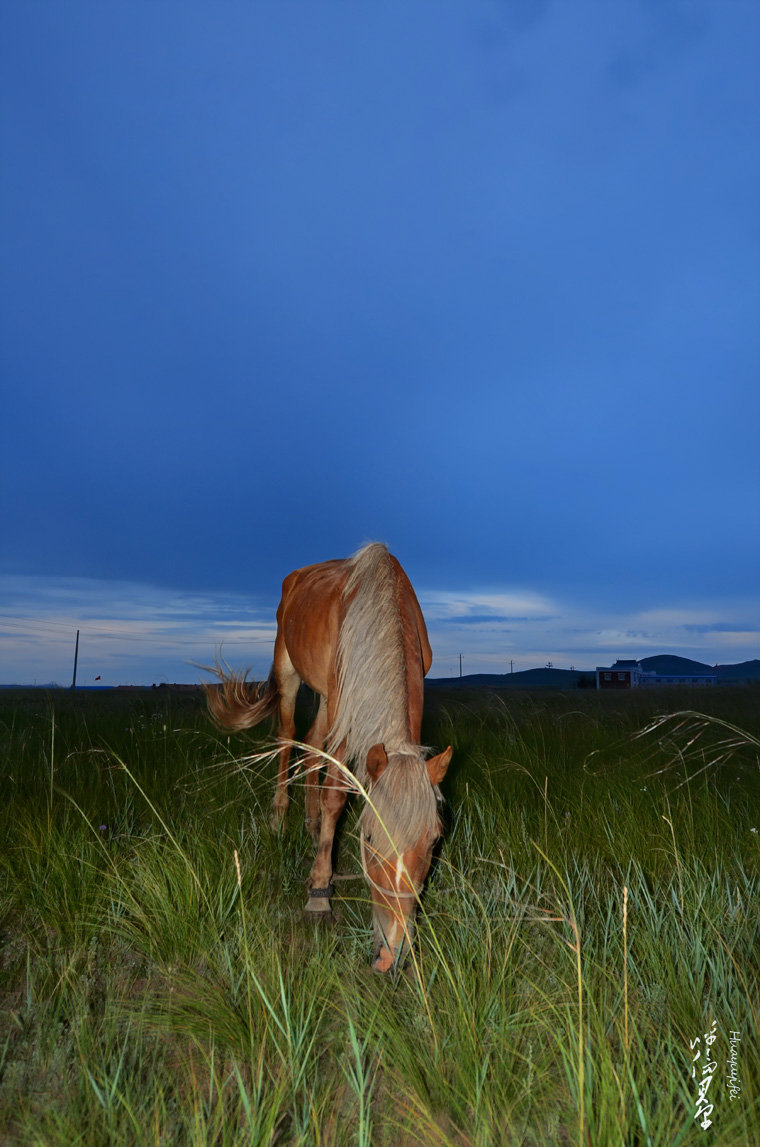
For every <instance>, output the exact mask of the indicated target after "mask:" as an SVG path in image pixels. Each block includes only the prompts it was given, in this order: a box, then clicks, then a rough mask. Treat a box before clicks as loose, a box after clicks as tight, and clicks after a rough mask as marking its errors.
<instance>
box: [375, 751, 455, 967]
mask: <svg viewBox="0 0 760 1147" xmlns="http://www.w3.org/2000/svg"><path fill="white" fill-rule="evenodd" d="M450 760H451V748H450V747H449V748H448V749H446V750H445V752H443V753H439V754H438V756H437V757H431V759H430V760H429V761H425V760H424V759H423V758H422V755H421V754H418V755H417V754H415V755H414V756H410V755H409V754H401V755H399V756H398V757H394V756H393V754H392V755H391V758H390V766H391V767H390V768H388V765H389V758H388V755H387V753H386V751H385V748H384V746H383V745H373V746H372V748H371V749H370V751H369V753H368V754H367V773H368V776H369V781H370V789H369V793H370V795H369V800H368V802H367V807H366V808H365V811H364V813H363V814H362V821H361V849H362V865H363V868H364V875H365V876H366V878H367V881H368V883H369V886H370V889H371V891H372V922H373V927H374V932H375V945H374V959H373V961H372V967H373V968H374V969H375V971H378V972H387V971H388V970H389V969H390V968H392V967H394V966H396V965H398V964H399V963H400V962H401V961H402V960H403V958H404V956H405V955H406V953H407V952H408V950H409V948H410V946H411V943H412V939H413V935H414V918H415V913H416V909H417V901H418V898H419V894H420V892H421V891H422V886H423V884H424V883H425V877H426V876H427V874H428V870H429V868H430V861H431V858H432V855H433V846H434V845H435V842H436V840H437V839H438V837H439V836H440V834H441V822H440V818H439V816H438V810H437V788H436V786H437V785H438V784H439V783H440V782H441V781H442V780H443V777H444V776H445V773H446V769H447V768H448V766H449V761H450ZM381 778H382V779H381Z"/></svg>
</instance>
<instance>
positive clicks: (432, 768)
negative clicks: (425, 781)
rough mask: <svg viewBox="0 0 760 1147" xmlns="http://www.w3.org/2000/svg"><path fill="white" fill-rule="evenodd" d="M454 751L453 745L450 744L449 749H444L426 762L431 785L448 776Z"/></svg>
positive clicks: (437, 783)
mask: <svg viewBox="0 0 760 1147" xmlns="http://www.w3.org/2000/svg"><path fill="white" fill-rule="evenodd" d="M452 751H453V750H452V748H451V745H449V747H448V749H444V751H443V752H442V753H439V754H438V756H437V757H431V758H430V760H429V761H426V762H425V764H426V765H427V772H428V776H429V777H430V783H431V785H439V784H440V783H441V781H442V780H443V778H444V777H445V776H446V770H447V768H448V767H449V761H450V760H451V754H452Z"/></svg>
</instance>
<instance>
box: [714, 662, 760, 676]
mask: <svg viewBox="0 0 760 1147" xmlns="http://www.w3.org/2000/svg"><path fill="white" fill-rule="evenodd" d="M715 671H716V673H717V674H718V680H719V681H760V661H758V659H757V658H755V659H754V661H740V662H739V664H738V665H718V666H717V667H716V670H715Z"/></svg>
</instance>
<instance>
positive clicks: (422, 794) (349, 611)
mask: <svg viewBox="0 0 760 1147" xmlns="http://www.w3.org/2000/svg"><path fill="white" fill-rule="evenodd" d="M349 562H350V568H349V573H348V577H347V580H346V585H345V588H344V590H343V601H344V603H345V614H344V618H343V622H342V625H341V629H340V637H339V640H338V704H337V707H336V712H335V717H334V719H333V723H332V728H331V730H330V737H329V742H328V748H329V751H330V752H332V753H335V752H336V751H337V750H338V748H339V747H340V746H341V745H342V744H343V743H344V742H345V745H346V753H345V759H346V761H347V762H350V763H351V764H352V765H353V768H354V771H355V773H356V776H357V778H358V780H359V781H361V783H362V784H363V785H365V786H367V785H368V783H369V777H368V774H367V753H368V752H369V750H370V749H371V748H372V746H373V745H376V744H382V745H384V746H385V751H386V753H387V754H388V765H387V767H386V768H385V770H384V772H383V773H382V775H381V776H380V778H379V780H378V782H377V784H376V785H374V786H373V788H372V797H371V803H368V804H367V806H366V807H365V809H364V811H363V813H362V828H363V830H364V831H365V832H370V833H371V832H373V831H377V829H378V828H379V827H380V826H381V825H382V826H384V828H385V830H386V831H387V832H388V833H389V834H390V836H391V839H392V841H393V843H394V845H395V847H396V848H397V849H399V850H400V851H403V850H404V849H405V848H408V847H411V846H412V844H414V843H415V842H416V840H417V839H419V836H420V834H421V832H422V831H423V830H425V829H428V830H429V832H430V834H431V838H433V837H435V836H437V835H438V832H439V820H438V812H437V808H436V793H435V791H434V789H433V786H432V785H431V783H430V779H429V777H428V775H427V770H426V768H425V761H424V751H423V749H422V748H421V746H420V745H414V744H412V743H411V742H410V739H409V736H410V735H409V717H408V692H407V680H406V658H405V652H404V632H403V623H402V616H401V610H400V604H399V586H398V581H397V577H396V571H395V568H394V565H393V562H392V560H391V556H390V554H389V553H388V550H387V548H386V547H385V546H384V545H382V544H380V543H379V542H373V543H370V545H367V546H364V547H363V548H362V549H360V550H359V551H358V553H356V554H354V556H353V557H352V558H350V559H349ZM373 806H374V807H373ZM383 851H385V849H384V850H383Z"/></svg>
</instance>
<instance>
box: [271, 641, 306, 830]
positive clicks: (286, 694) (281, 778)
mask: <svg viewBox="0 0 760 1147" xmlns="http://www.w3.org/2000/svg"><path fill="white" fill-rule="evenodd" d="M274 668H275V673H276V675H277V687H278V691H279V714H278V715H279V721H278V725H277V736H278V737H279V738H281V739H282V740H284V741H288V742H289V741H292V740H293V738H294V737H295V734H296V723H295V711H296V697H297V696H298V686H299V685H300V684H301V678H300V677H299V676H298V674H297V673H296V671H295V669H294V668H293V663H292V662H291V660H290V658H289V657H288V653H287V650H286V649H285V646H284V643H281V641H280V635H279V633H278V635H277V640H276V641H275V649H274ZM290 752H291V747H290V744H284V745H283V746H282V747H281V749H280V758H279V765H278V768H277V791H276V792H275V795H274V801H273V802H272V828H274V829H281V828H282V825H283V822H284V820H285V814H286V812H287V811H288V805H289V804H290V794H289V793H288V769H289V766H290Z"/></svg>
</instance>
